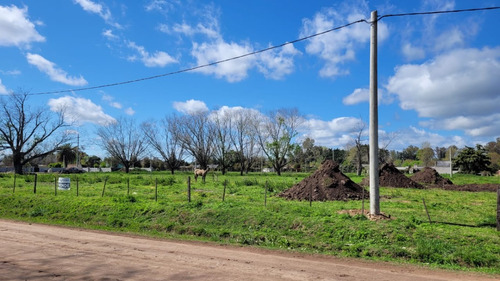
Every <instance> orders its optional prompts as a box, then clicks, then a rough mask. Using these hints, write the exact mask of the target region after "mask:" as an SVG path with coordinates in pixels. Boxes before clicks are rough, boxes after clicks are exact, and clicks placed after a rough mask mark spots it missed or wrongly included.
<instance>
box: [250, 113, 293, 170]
mask: <svg viewBox="0 0 500 281" xmlns="http://www.w3.org/2000/svg"><path fill="white" fill-rule="evenodd" d="M302 120H303V118H302V116H301V115H300V114H299V111H298V109H296V108H293V109H287V108H285V109H279V110H277V111H272V112H271V113H269V116H268V118H267V119H266V120H265V121H264V122H262V123H261V124H260V125H259V127H258V132H259V133H258V141H259V144H260V146H261V148H262V150H263V151H264V154H265V155H266V156H267V158H268V159H269V161H270V162H271V164H272V165H273V168H274V170H275V171H276V173H277V174H278V175H281V171H282V170H283V168H284V167H285V166H286V165H287V163H288V161H287V158H286V157H287V155H288V154H289V152H290V151H291V150H292V149H293V148H294V145H293V141H294V140H295V137H296V136H297V134H298V127H299V125H300V124H301V122H302Z"/></svg>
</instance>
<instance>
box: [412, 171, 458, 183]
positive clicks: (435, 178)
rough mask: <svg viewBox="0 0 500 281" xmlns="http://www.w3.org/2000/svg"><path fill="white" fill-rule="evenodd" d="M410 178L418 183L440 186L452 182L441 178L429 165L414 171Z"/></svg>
mask: <svg viewBox="0 0 500 281" xmlns="http://www.w3.org/2000/svg"><path fill="white" fill-rule="evenodd" d="M411 179H412V180H413V181H415V182H419V183H425V184H437V185H440V186H443V185H449V184H453V182H451V180H449V179H446V178H443V177H442V176H441V175H440V174H439V173H438V172H437V171H436V170H434V169H433V168H430V167H425V168H424V169H423V170H420V171H419V172H417V173H415V174H414V175H413V176H412V177H411Z"/></svg>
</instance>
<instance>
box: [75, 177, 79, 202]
mask: <svg viewBox="0 0 500 281" xmlns="http://www.w3.org/2000/svg"><path fill="white" fill-rule="evenodd" d="M78 188H79V186H78V177H76V197H78V192H79V190H78Z"/></svg>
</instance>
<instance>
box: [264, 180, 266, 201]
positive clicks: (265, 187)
mask: <svg viewBox="0 0 500 281" xmlns="http://www.w3.org/2000/svg"><path fill="white" fill-rule="evenodd" d="M264 188H265V190H264V207H266V206H267V181H266V186H265V187H264Z"/></svg>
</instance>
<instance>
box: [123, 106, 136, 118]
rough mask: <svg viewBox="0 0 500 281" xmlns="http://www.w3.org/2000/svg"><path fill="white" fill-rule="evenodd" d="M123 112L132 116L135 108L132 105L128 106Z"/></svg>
mask: <svg viewBox="0 0 500 281" xmlns="http://www.w3.org/2000/svg"><path fill="white" fill-rule="evenodd" d="M125 114H127V115H130V116H132V115H134V114H135V110H133V109H132V107H129V108H127V109H125Z"/></svg>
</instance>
